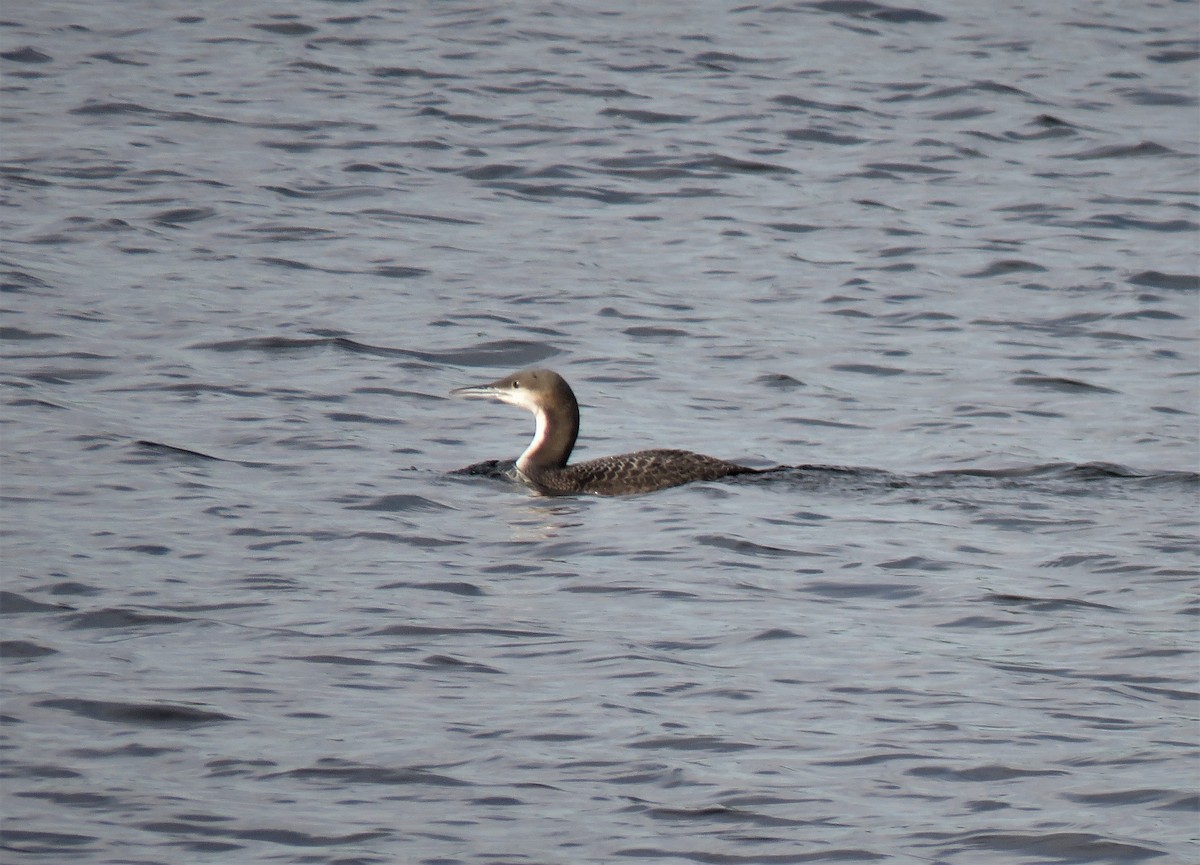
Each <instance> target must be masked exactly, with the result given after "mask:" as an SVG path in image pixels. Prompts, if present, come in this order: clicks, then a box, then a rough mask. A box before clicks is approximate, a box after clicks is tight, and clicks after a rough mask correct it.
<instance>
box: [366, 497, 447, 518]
mask: <svg viewBox="0 0 1200 865" xmlns="http://www.w3.org/2000/svg"><path fill="white" fill-rule="evenodd" d="M346 509H347V510H351V511H387V512H389V513H405V512H406V511H418V512H419V511H448V510H451V508H450V507H449V506H448V505H443V504H442V503H441V502H435V501H434V500H433V499H428V498H425V497H424V496H413V495H404V494H399V493H398V494H396V495H389V496H380V497H379V498H377V499H373V500H372V501H369V502H367V503H365V504H361V505H346Z"/></svg>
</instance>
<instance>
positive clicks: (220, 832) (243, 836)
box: [137, 821, 391, 853]
mask: <svg viewBox="0 0 1200 865" xmlns="http://www.w3.org/2000/svg"><path fill="white" fill-rule="evenodd" d="M137 826H138V828H139V829H143V830H145V831H147V832H159V833H162V834H165V835H171V836H181V837H187V836H189V835H200V836H203V837H217V838H234V839H237V840H239V841H265V842H267V843H270V844H279V845H281V846H284V847H306V848H307V847H336V846H340V845H345V844H360V843H362V842H364V841H374V840H375V839H377V838H386V837H388V836H389V835H391V832H384V831H377V832H356V833H353V834H350V835H314V834H311V833H309V832H300V831H296V830H292V829H226V828H223V827H219V826H214V825H212V824H210V823H208V822H181V821H155V822H148V823H139V824H137ZM187 846H188V847H189V848H190V849H192V850H194V851H195V852H202V851H203V852H212V853H221V852H227V851H230V850H236V849H242V845H234V844H216V845H214V844H203V845H198V844H195V843H191V844H188V845H187Z"/></svg>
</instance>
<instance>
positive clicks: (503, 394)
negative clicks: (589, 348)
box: [450, 369, 759, 496]
mask: <svg viewBox="0 0 1200 865" xmlns="http://www.w3.org/2000/svg"><path fill="white" fill-rule="evenodd" d="M450 393H451V394H452V395H454V396H460V397H467V398H469V399H495V400H499V401H500V402H506V403H509V404H511V405H515V406H520V407H521V408H523V409H526V410H527V411H531V412H533V416H534V419H535V426H534V431H533V441H532V442H530V443H529V447H527V448H525V452H524V453H522V454H521V456H519V457H518V458H517V462H516V466H515V473H516V476H517V479H518V480H520V481H521V482H522V483H524V484H526V485H527V486H529V487H531V488H532V489H533V490H534V491H535V492H538V493H540V494H542V495H548V496H549V495H569V494H571V493H591V494H593V495H599V496H621V495H630V494H632V493H648V492H653V491H654V490H662V489H666V488H667V487H674V486H679V485H680V484H686V483H690V482H692V481H712V480H716V479H717V478H723V477H728V476H730V475H743V474H758V473H759V470H758V469H752V468H747V467H746V466H740V465H738V464H737V463H731V462H726V461H725V460H719V459H717V458H715V457H709V456H705V455H704V454H697V453H692V452H691V451H681V450H647V451H637V452H636V453H630V454H620V455H619V456H611V457H600V458H599V459H594V460H588V461H587V462H582V463H575V464H573V465H568V464H567V460H568V459H569V458H570V456H571V449H572V448H574V447H575V439H576V437H577V436H578V435H579V402H578V401H577V400H576V399H575V393H574V391H572V390H571V386H570V385H569V384H567V382H566V380H565V379H564V378H563V377H562V376H561V375H559V374H558V373H556V372H554V371H552V370H548V369H527V370H524V371H522V372H515V373H513V374H512V375H510V376H506V377H505V378H502V379H499V380H497V381H494V382H492V383H491V384H480V385H472V386H470V387H460V388H456V389H455V390H452V391H450Z"/></svg>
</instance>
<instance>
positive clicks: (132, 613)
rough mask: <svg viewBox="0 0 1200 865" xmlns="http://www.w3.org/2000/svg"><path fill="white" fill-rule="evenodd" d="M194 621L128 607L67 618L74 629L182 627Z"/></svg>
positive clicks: (79, 614) (95, 611)
mask: <svg viewBox="0 0 1200 865" xmlns="http://www.w3.org/2000/svg"><path fill="white" fill-rule="evenodd" d="M194 621H195V620H194V619H190V618H185V617H183V616H168V615H164V614H162V613H143V612H140V611H138V610H132V609H129V608H127V607H110V608H107V609H103V610H93V611H92V612H90V613H76V614H74V615H71V616H67V623H68V625H69V626H70V627H72V628H137V627H143V626H146V625H180V624H183V623H185V622H194Z"/></svg>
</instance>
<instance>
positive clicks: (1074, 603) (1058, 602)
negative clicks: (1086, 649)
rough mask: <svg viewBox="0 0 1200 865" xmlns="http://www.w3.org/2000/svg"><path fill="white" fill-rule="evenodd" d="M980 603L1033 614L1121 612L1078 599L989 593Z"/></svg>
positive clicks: (1106, 605)
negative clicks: (1065, 611)
mask: <svg viewBox="0 0 1200 865" xmlns="http://www.w3.org/2000/svg"><path fill="white" fill-rule="evenodd" d="M980 601H981V602H983V603H989V604H997V605H999V606H1003V607H1020V608H1022V609H1026V610H1032V611H1033V612H1035V613H1058V612H1062V611H1064V610H1071V609H1084V610H1100V611H1102V612H1106V613H1119V612H1123V610H1121V608H1120V607H1114V606H1112V605H1110V604H1100V603H1096V602H1094V601H1083V600H1080V599H1078V598H1034V597H1028V596H1026V595H1012V594H997V593H991V594H988V595H985V596H984V597H983V598H980Z"/></svg>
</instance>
